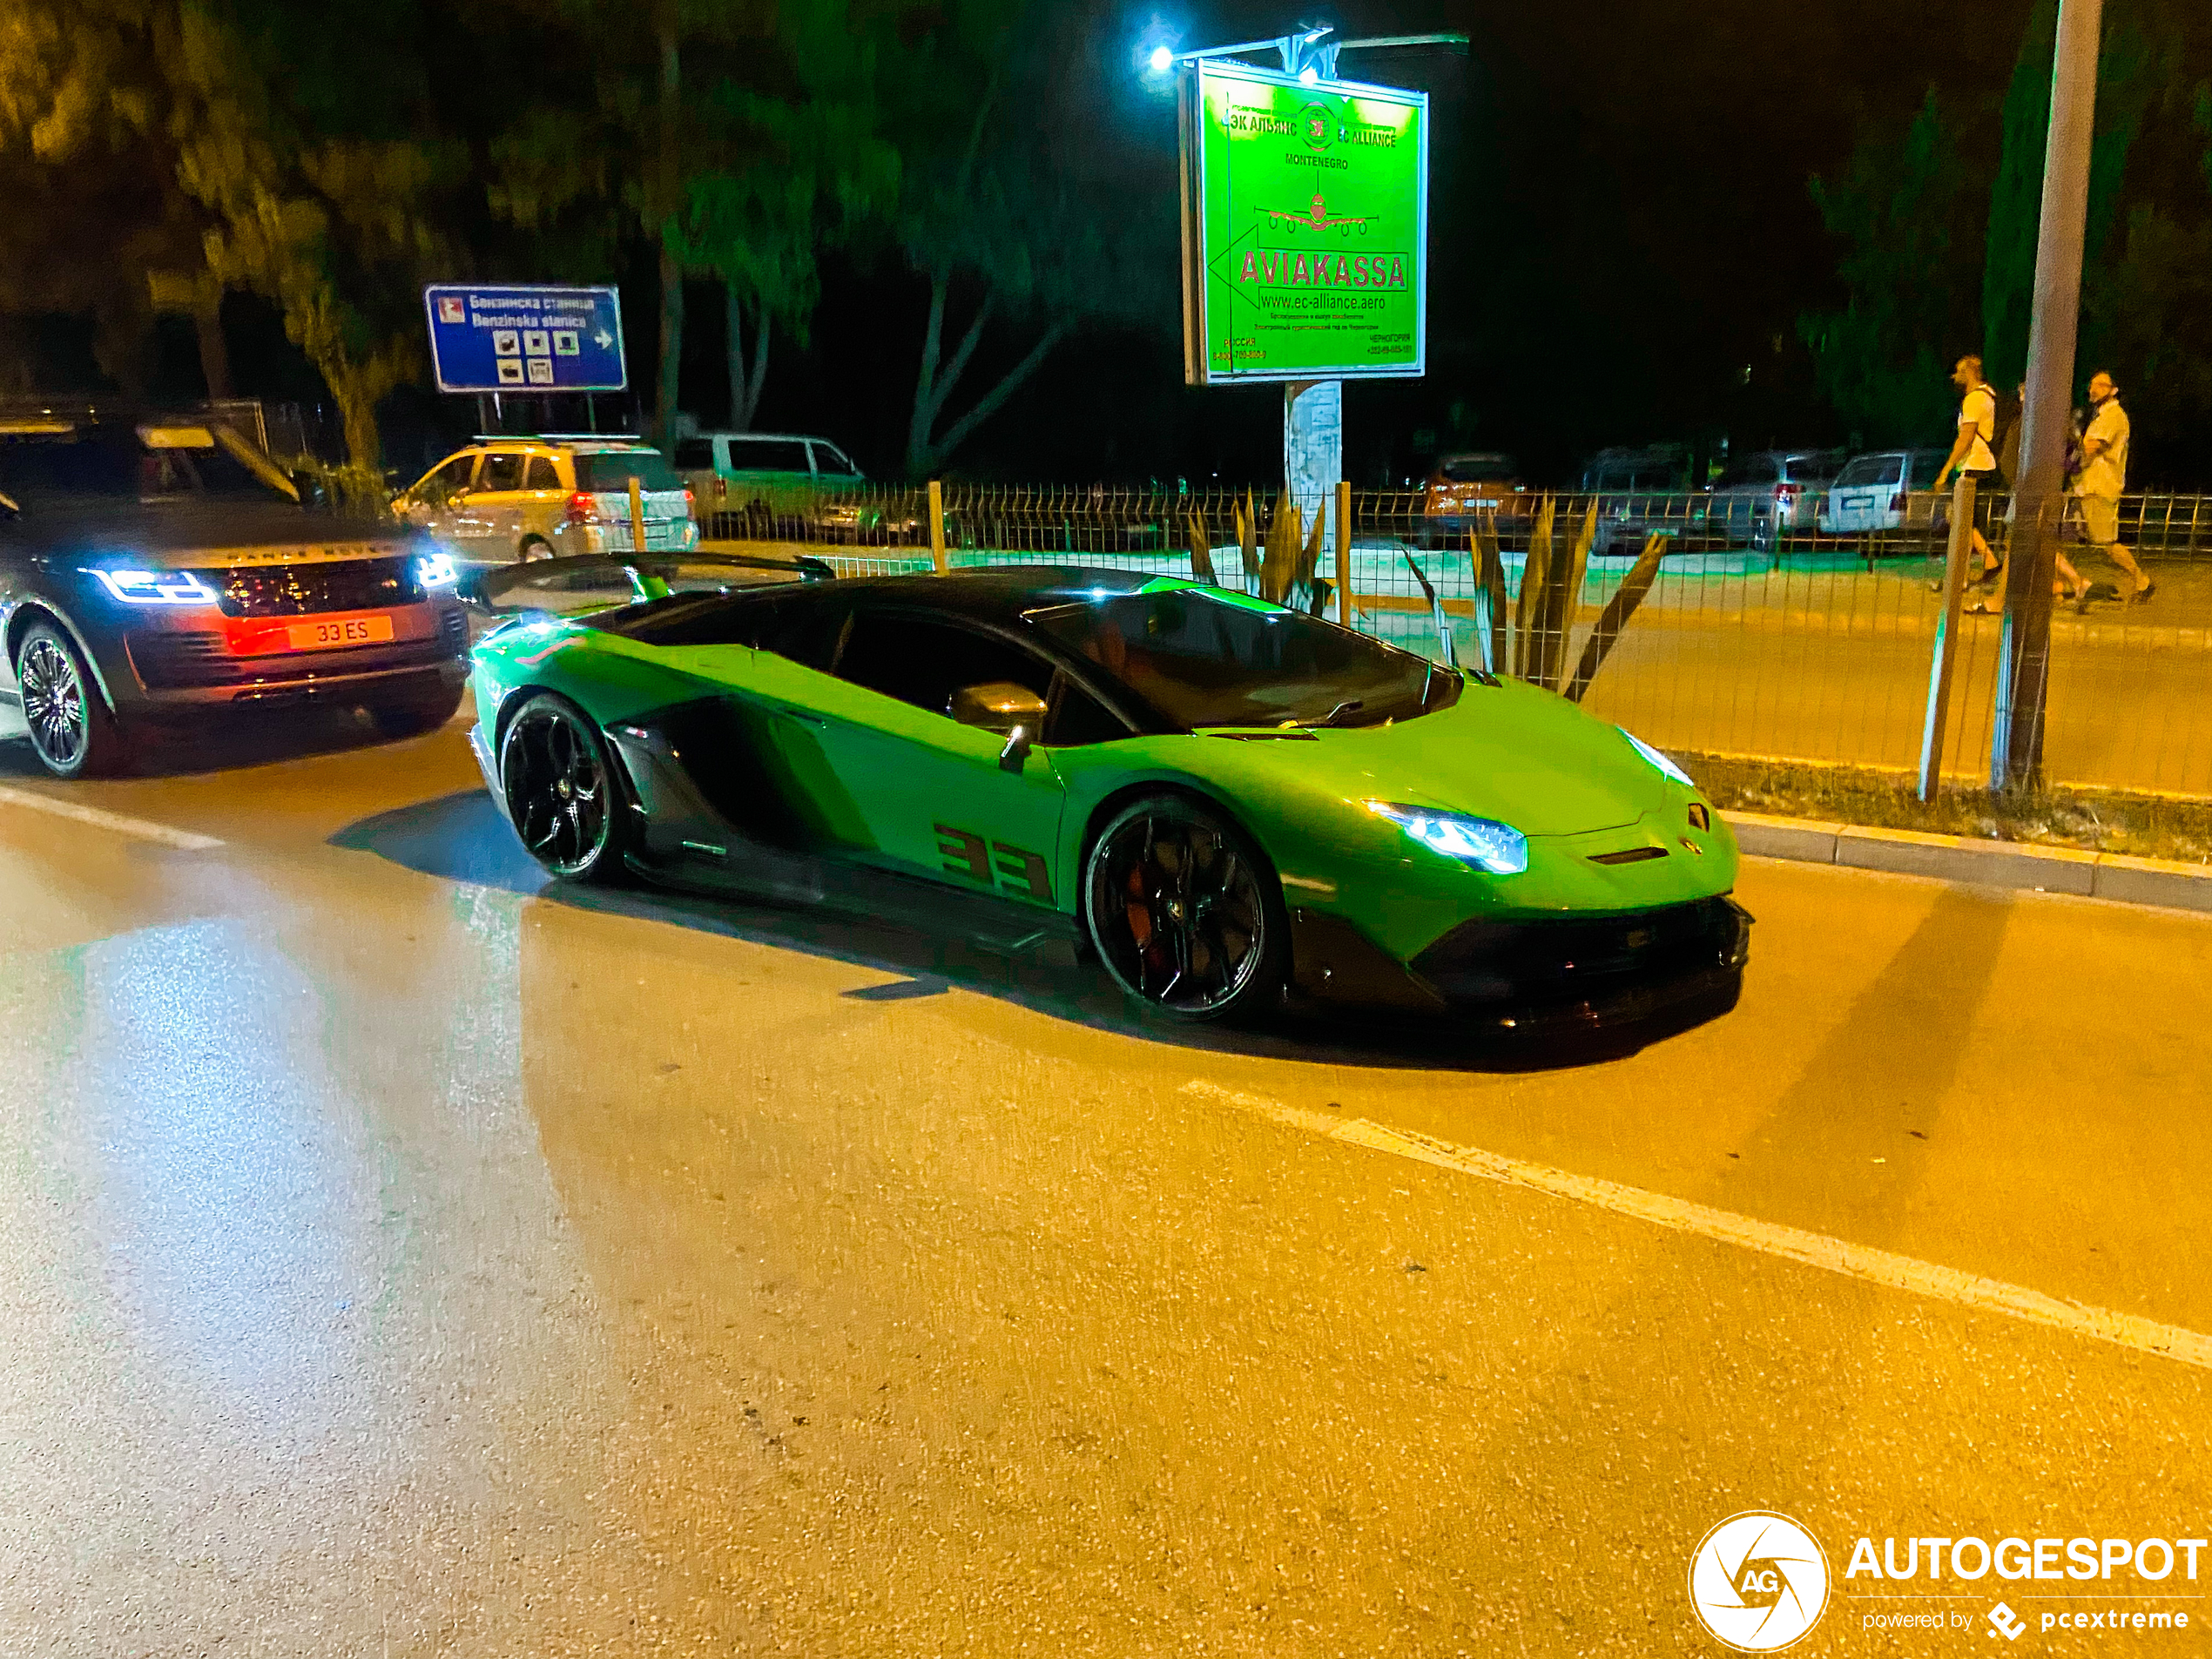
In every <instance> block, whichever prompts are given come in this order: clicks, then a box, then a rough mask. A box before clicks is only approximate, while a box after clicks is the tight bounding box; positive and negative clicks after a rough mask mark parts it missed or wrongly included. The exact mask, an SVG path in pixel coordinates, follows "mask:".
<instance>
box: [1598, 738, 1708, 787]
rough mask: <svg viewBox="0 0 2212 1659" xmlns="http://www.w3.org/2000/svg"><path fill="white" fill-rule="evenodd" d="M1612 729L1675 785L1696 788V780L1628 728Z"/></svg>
mask: <svg viewBox="0 0 2212 1659" xmlns="http://www.w3.org/2000/svg"><path fill="white" fill-rule="evenodd" d="M1613 729H1614V730H1615V732H1619V733H1620V734H1621V735H1622V737H1624V738H1627V739H1628V740H1629V742H1630V743H1632V744H1634V745H1635V750H1636V752H1637V753H1638V754H1640V755H1642V757H1643V758H1644V759H1646V760H1649V762H1650V763H1651V764H1652V765H1655V766H1656V767H1658V768H1659V770H1660V771H1662V772H1665V773H1666V774H1667V776H1669V778H1671V779H1674V780H1675V781H1676V783H1678V784H1686V785H1688V786H1689V787H1690V788H1692V789H1695V788H1696V787H1697V780H1696V779H1695V778H1692V777H1691V776H1690V775H1689V773H1688V772H1684V771H1683V769H1682V768H1681V767H1680V766H1677V765H1675V763H1674V762H1673V761H1671V760H1669V759H1667V757H1666V756H1664V755H1662V754H1661V753H1660V752H1658V751H1657V750H1656V749H1655V748H1653V747H1652V746H1651V745H1649V744H1648V743H1646V742H1645V741H1644V740H1643V739H1642V738H1640V737H1638V736H1636V734H1635V732H1631V731H1629V728H1628V727H1626V726H1624V725H1622V726H1615V727H1614V728H1613Z"/></svg>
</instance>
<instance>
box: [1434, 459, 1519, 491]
mask: <svg viewBox="0 0 2212 1659" xmlns="http://www.w3.org/2000/svg"><path fill="white" fill-rule="evenodd" d="M1437 471H1439V472H1440V473H1441V474H1443V475H1444V482H1447V483H1451V484H1480V483H1488V482H1511V481H1512V479H1513V477H1514V475H1515V474H1516V473H1517V472H1519V471H1520V468H1519V467H1518V466H1516V465H1515V464H1514V458H1513V457H1512V456H1511V455H1447V456H1446V457H1445V458H1444V460H1443V461H1442V462H1440V463H1439V465H1438V467H1437Z"/></svg>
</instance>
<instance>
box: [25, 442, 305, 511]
mask: <svg viewBox="0 0 2212 1659" xmlns="http://www.w3.org/2000/svg"><path fill="white" fill-rule="evenodd" d="M0 495H4V496H7V497H8V498H9V499H10V501H13V502H16V503H17V505H18V506H21V507H25V508H35V507H36V506H37V504H38V503H39V502H45V501H51V500H71V499H76V500H82V499H86V498H90V499H93V500H100V501H107V502H192V501H228V502H253V503H256V504H263V503H268V502H291V501H292V500H293V499H294V498H293V496H289V495H287V493H286V492H285V491H283V490H282V489H279V488H277V486H276V485H275V484H274V483H273V482H270V481H266V480H264V479H262V478H260V477H259V476H257V475H255V474H254V473H253V471H251V470H249V469H247V468H246V466H245V465H244V464H243V463H242V462H239V460H238V458H237V457H236V456H234V455H231V454H230V453H229V452H228V451H227V450H226V449H225V448H222V447H221V446H219V444H218V443H217V442H216V441H215V436H214V434H213V433H212V431H210V430H209V428H206V427H194V426H170V427H145V428H138V429H137V430H135V431H134V430H132V428H127V427H125V428H121V429H115V428H94V429H88V430H81V431H78V430H72V431H64V432H13V433H11V432H8V431H5V430H4V429H0Z"/></svg>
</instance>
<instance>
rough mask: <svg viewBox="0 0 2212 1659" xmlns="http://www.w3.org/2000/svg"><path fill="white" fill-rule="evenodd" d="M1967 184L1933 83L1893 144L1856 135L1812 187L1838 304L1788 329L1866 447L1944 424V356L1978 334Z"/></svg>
mask: <svg viewBox="0 0 2212 1659" xmlns="http://www.w3.org/2000/svg"><path fill="white" fill-rule="evenodd" d="M1975 183H1976V181H1975V180H1973V179H1971V178H1970V177H1969V175H1968V172H1967V169H1966V164H1965V162H1964V160H1963V158H1962V156H1961V154H1960V146H1959V135H1958V133H1957V132H1956V131H1955V130H1954V128H1953V126H1952V124H1951V123H1950V122H1949V120H1947V118H1946V115H1945V113H1944V110H1943V107H1942V105H1941V104H1940V103H1939V100H1938V98H1937V96H1936V92H1935V90H1934V89H1933V88H1930V89H1929V91H1928V94H1927V97H1926V98H1925V99H1924V100H1923V101H1922V103H1921V105H1920V108H1919V112H1918V113H1917V114H1915V115H1914V116H1913V118H1912V122H1911V124H1910V125H1908V126H1907V127H1906V129H1905V132H1904V133H1903V134H1902V135H1901V136H1900V137H1898V138H1888V137H1885V136H1884V135H1881V134H1879V133H1875V134H1870V135H1868V136H1867V137H1865V138H1862V139H1861V141H1860V143H1859V145H1858V148H1857V149H1856V150H1855V151H1854V152H1852V155H1851V163H1850V165H1849V167H1848V168H1847V169H1846V171H1845V172H1844V175H1843V176H1842V177H1841V178H1840V179H1836V180H1835V181H1833V182H1832V183H1831V182H1830V181H1828V180H1825V179H1818V178H1816V179H1813V181H1812V195H1813V201H1814V203H1815V205H1816V206H1817V207H1818V208H1819V210H1820V215H1821V218H1822V219H1823V220H1824V222H1825V223H1826V225H1827V226H1828V229H1829V231H1830V233H1831V234H1833V235H1835V236H1837V237H1838V238H1840V239H1842V240H1843V242H1844V248H1845V251H1844V257H1843V260H1842V264H1841V266H1840V274H1841V276H1842V278H1843V280H1844V285H1845V287H1846V288H1847V290H1848V293H1849V297H1848V299H1847V300H1846V301H1845V304H1844V308H1843V309H1842V310H1841V311H1828V312H1819V313H1814V314H1809V315H1807V316H1806V317H1804V319H1802V320H1801V321H1800V323H1799V325H1798V326H1799V331H1800V333H1801V334H1803V335H1804V340H1805V342H1806V344H1807V345H1808V346H1810V347H1811V349H1812V354H1813V363H1814V369H1815V373H1816V374H1817V376H1818V379H1819V382H1820V388H1821V390H1822V392H1823V393H1824V395H1826V396H1827V398H1828V400H1829V401H1830V402H1831V403H1832V404H1833V405H1834V406H1835V408H1836V410H1837V412H1838V414H1840V415H1843V416H1844V418H1845V419H1846V420H1848V421H1851V422H1852V423H1853V424H1854V425H1856V426H1858V427H1859V428H1861V429H1862V431H1863V432H1864V433H1865V436H1866V438H1867V439H1868V441H1869V442H1908V441H1918V440H1921V439H1924V438H1925V437H1926V436H1927V435H1929V434H1930V433H1931V432H1939V431H1941V430H1943V429H1944V428H1946V425H1947V424H1948V421H1947V417H1946V405H1947V403H1948V401H1949V398H1950V391H1949V386H1948V380H1949V375H1950V369H1951V363H1952V359H1953V358H1954V357H1955V356H1956V355H1957V354H1959V350H1960V349H1962V342H1965V341H1970V340H1972V339H1973V338H1974V337H1975V336H1976V334H1977V333H1978V331H1977V330H1976V328H1975V327H1974V313H1975V308H1976V307H1975V300H1976V297H1977V296H1976V292H1975V290H1976V287H1978V280H1977V279H1978V277H1979V273H1978V272H1977V271H1976V270H1975V269H1974V267H1973V248H1974V247H1975V246H1976V245H1977V244H1978V243H1979V241H1980V239H1981V231H1982V227H1981V226H1980V224H1979V222H1978V221H1979V214H1978V212H1977V211H1976V209H1977V206H1978V203H1977V197H1978V195H1979V192H1978V191H1977V190H1976V189H1975V188H1974V185H1975Z"/></svg>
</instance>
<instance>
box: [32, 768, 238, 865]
mask: <svg viewBox="0 0 2212 1659" xmlns="http://www.w3.org/2000/svg"><path fill="white" fill-rule="evenodd" d="M0 806H27V807H29V808H30V810H31V811H32V812H34V813H51V814H52V815H53V816H54V817H56V818H66V819H71V821H73V822H75V823H78V824H90V825H91V826H92V827H93V828H94V829H104V830H112V831H113V832H114V833H116V834H118V835H128V836H132V837H133V838H135V839H136V840H141V841H152V842H155V843H157V844H158V845H159V846H174V847H179V848H181V849H182V850H183V851H185V852H186V853H204V852H206V850H207V849H208V848H209V847H211V846H222V842H221V841H219V840H217V839H216V838H215V837H214V836H212V835H199V834H195V833H193V832H192V831H191V830H180V829H172V828H171V827H170V826H168V825H166V824H155V823H151V822H149V821H148V820H146V819H143V818H125V816H124V815H123V814H122V813H104V812H102V811H101V810H100V809H99V808H98V807H97V806H78V804H77V803H76V802H75V801H73V800H57V799H54V798H53V797H52V796H51V795H41V794H38V793H37V792H34V791H31V790H29V789H15V788H11V787H10V786H8V785H5V784H0Z"/></svg>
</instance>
